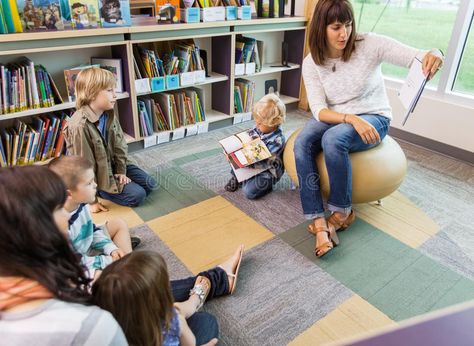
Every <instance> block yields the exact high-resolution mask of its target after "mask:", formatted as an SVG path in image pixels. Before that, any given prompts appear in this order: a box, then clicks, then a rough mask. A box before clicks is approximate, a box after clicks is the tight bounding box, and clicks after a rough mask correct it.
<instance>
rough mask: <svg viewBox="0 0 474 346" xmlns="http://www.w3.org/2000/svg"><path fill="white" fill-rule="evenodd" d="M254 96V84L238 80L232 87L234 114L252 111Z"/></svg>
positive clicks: (245, 80) (249, 81)
mask: <svg viewBox="0 0 474 346" xmlns="http://www.w3.org/2000/svg"><path fill="white" fill-rule="evenodd" d="M254 96H255V82H254V81H251V80H247V79H242V78H238V79H236V80H235V85H234V112H235V113H248V112H251V111H252V107H253V102H254Z"/></svg>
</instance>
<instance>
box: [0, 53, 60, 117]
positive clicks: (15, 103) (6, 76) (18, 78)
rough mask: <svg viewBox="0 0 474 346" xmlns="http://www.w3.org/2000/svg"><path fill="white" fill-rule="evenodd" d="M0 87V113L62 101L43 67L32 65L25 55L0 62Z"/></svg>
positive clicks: (49, 105) (45, 105)
mask: <svg viewBox="0 0 474 346" xmlns="http://www.w3.org/2000/svg"><path fill="white" fill-rule="evenodd" d="M0 88H1V91H0V113H1V114H7V113H15V112H22V111H25V110H28V109H33V108H39V107H51V106H54V105H56V104H58V103H62V102H63V100H62V97H61V95H60V94H59V91H58V88H57V86H56V84H55V82H54V80H53V79H52V78H51V75H50V74H49V72H48V71H47V70H46V68H45V67H44V66H42V65H35V64H34V63H33V62H32V61H31V60H29V59H28V58H26V57H22V58H20V59H19V60H18V61H17V62H11V63H9V64H6V65H4V64H0Z"/></svg>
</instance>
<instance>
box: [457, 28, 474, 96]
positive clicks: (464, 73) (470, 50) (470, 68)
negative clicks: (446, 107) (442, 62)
mask: <svg viewBox="0 0 474 346" xmlns="http://www.w3.org/2000/svg"><path fill="white" fill-rule="evenodd" d="M473 31H474V25H473V24H471V30H470V32H469V36H468V39H467V42H466V45H465V46H464V51H463V55H462V59H461V65H460V66H459V70H458V73H457V75H456V80H455V83H454V89H453V90H454V91H457V92H460V93H465V94H470V95H474V33H473Z"/></svg>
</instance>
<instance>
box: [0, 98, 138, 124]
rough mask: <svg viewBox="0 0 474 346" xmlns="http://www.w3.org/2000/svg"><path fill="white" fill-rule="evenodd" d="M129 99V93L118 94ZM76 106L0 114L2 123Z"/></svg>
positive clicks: (56, 106) (73, 104) (58, 106)
mask: <svg viewBox="0 0 474 346" xmlns="http://www.w3.org/2000/svg"><path fill="white" fill-rule="evenodd" d="M128 97H129V94H128V92H124V93H117V100H122V99H126V98H128ZM63 99H67V97H66V96H64V97H63ZM75 106H76V103H75V102H64V103H60V104H58V105H54V106H52V107H42V108H33V109H28V110H26V111H22V112H15V113H6V114H0V121H2V120H9V119H16V118H23V117H29V116H32V115H38V114H45V113H52V112H56V111H62V110H65V109H72V108H74V107H75Z"/></svg>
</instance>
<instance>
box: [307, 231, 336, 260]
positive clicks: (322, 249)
mask: <svg viewBox="0 0 474 346" xmlns="http://www.w3.org/2000/svg"><path fill="white" fill-rule="evenodd" d="M310 226H312V227H311V231H310V232H311V233H312V231H314V234H315V235H316V234H318V233H320V232H326V233H327V235H328V238H329V241H327V242H325V243H323V244H321V245H319V246H318V238H317V237H316V244H315V248H314V254H315V255H316V257H319V258H320V257H323V256H324V255H325V254H327V253H329V252H330V251H331V250H332V249H333V248H334V247H335V246H337V245H339V238H338V236H337V234H336V231H335V230H334V227H331V226H329V227H328V226H314V225H313V224H311V225H310ZM308 229H310V227H309V226H308Z"/></svg>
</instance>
